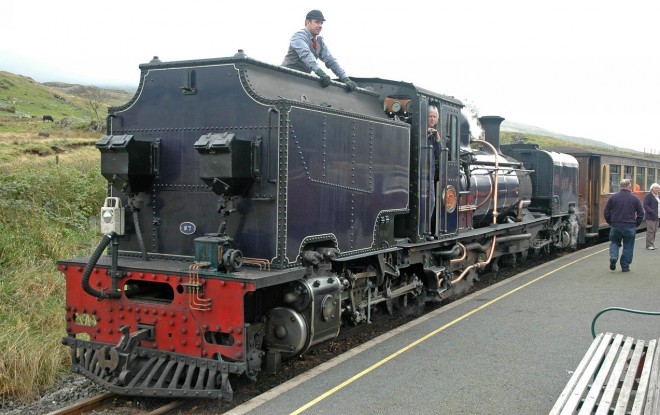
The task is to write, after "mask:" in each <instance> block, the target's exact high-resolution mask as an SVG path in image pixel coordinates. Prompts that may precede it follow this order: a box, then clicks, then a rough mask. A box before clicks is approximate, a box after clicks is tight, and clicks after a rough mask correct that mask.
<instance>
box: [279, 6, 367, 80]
mask: <svg viewBox="0 0 660 415" xmlns="http://www.w3.org/2000/svg"><path fill="white" fill-rule="evenodd" d="M324 21H325V18H324V17H323V13H321V11H320V10H311V11H310V12H309V13H307V16H305V28H304V29H300V30H299V31H297V32H296V33H294V34H293V37H291V42H290V43H289V50H288V52H287V54H286V56H285V57H284V62H282V66H285V67H287V68H291V69H296V70H299V71H302V72H307V73H310V72H314V73H315V74H316V75H318V77H319V78H320V81H321V86H322V87H323V88H325V87H327V86H330V82H331V80H330V77H329V76H328V75H327V74H326V73H325V72H324V71H323V69H321V68H320V67H319V65H318V64H317V63H316V59H321V61H322V62H325V66H326V67H327V68H330V70H332V72H334V74H335V75H337V77H338V78H339V79H340V80H341V81H342V82H343V83H344V84H345V87H346V90H347V91H348V92H351V91H355V88H357V85H356V84H355V82H353V81H351V78H349V77H348V76H346V72H344V70H343V69H342V68H341V66H339V62H337V59H335V58H334V57H333V56H332V54H331V53H330V49H328V46H327V45H326V44H325V40H323V38H322V37H321V36H319V33H321V29H322V28H323V22H324Z"/></svg>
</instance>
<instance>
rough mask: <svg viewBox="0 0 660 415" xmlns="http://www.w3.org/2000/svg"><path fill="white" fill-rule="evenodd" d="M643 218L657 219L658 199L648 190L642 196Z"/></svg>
mask: <svg viewBox="0 0 660 415" xmlns="http://www.w3.org/2000/svg"><path fill="white" fill-rule="evenodd" d="M643 205H644V219H645V220H658V200H657V199H656V198H655V196H653V193H651V192H648V193H647V194H646V196H644V203H643Z"/></svg>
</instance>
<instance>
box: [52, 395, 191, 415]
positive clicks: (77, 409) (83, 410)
mask: <svg viewBox="0 0 660 415" xmlns="http://www.w3.org/2000/svg"><path fill="white" fill-rule="evenodd" d="M129 402H133V400H131V399H126V398H124V397H120V396H118V395H116V394H114V393H110V392H106V393H102V394H100V395H96V396H92V397H91V398H86V399H83V400H81V401H78V402H75V403H73V404H71V405H69V406H67V407H65V408H61V409H58V410H55V411H52V412H49V413H48V414H47V415H83V414H93V413H103V414H105V413H107V414H115V413H126V414H130V415H167V414H174V413H175V411H176V410H178V409H180V408H182V407H183V406H185V405H189V404H190V402H188V401H185V400H179V401H170V402H166V403H164V404H162V405H160V404H159V405H160V406H157V407H155V408H154V407H150V408H149V409H141V408H136V407H135V405H133V404H131V405H128V403H129ZM150 406H152V405H150Z"/></svg>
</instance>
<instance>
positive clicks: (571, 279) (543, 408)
mask: <svg viewBox="0 0 660 415" xmlns="http://www.w3.org/2000/svg"><path fill="white" fill-rule="evenodd" d="M608 247H609V243H603V244H599V245H596V246H592V247H589V248H586V249H583V250H580V251H578V252H575V253H572V254H569V255H566V256H563V257H561V258H559V259H557V260H554V261H551V262H547V263H545V264H543V265H541V266H538V267H536V268H534V269H532V270H529V271H526V272H524V273H522V274H520V275H517V276H515V277H512V278H509V279H507V280H505V281H502V282H500V283H498V284H496V285H493V286H491V287H488V288H487V289H484V290H481V291H479V292H477V293H474V294H471V295H469V296H467V297H464V298H462V299H461V300H458V301H455V302H453V303H450V304H448V305H446V306H444V307H441V308H439V309H438V310H435V311H433V312H432V313H430V314H427V315H425V316H423V317H421V318H419V319H417V320H415V321H413V322H410V323H408V324H406V325H404V326H401V327H399V328H398V329H396V330H394V331H392V332H389V333H387V334H385V335H383V336H380V337H378V338H376V339H374V340H372V341H370V342H368V343H365V344H363V345H361V346H359V347H356V348H355V349H353V350H351V351H350V352H347V353H344V354H343V355H341V356H338V357H336V358H334V359H333V360H331V361H329V362H326V363H324V364H322V365H320V366H318V367H316V368H314V369H312V370H311V371H310V372H308V373H305V374H303V375H301V376H298V377H296V378H294V379H291V380H290V381H288V382H286V383H285V384H283V385H280V386H279V387H277V388H275V389H273V390H271V391H270V392H267V393H266V394H263V395H261V396H259V397H257V398H255V399H253V400H251V401H249V402H246V403H244V404H242V405H240V406H238V407H236V408H234V409H233V410H231V411H229V412H226V414H233V415H237V414H268V415H277V414H333V415H336V414H348V413H359V414H361V415H365V414H398V415H400V414H406V413H415V414H452V415H458V414H471V415H473V414H506V415H512V414H524V415H531V414H547V413H548V412H549V411H550V409H551V408H552V406H553V405H554V403H555V401H556V400H557V398H558V397H559V395H560V394H561V392H562V390H563V388H564V386H565V385H566V383H567V382H568V380H569V378H570V377H571V375H572V373H573V371H574V370H575V369H576V368H577V366H578V364H579V363H580V360H581V359H582V357H583V355H584V354H585V352H586V351H587V349H588V348H589V346H590V344H591V342H592V340H593V339H592V336H591V323H592V319H593V317H594V316H595V315H596V314H597V313H598V312H599V311H601V310H603V309H604V308H607V307H624V308H631V309H636V310H646V311H660V250H655V251H649V250H646V249H645V247H644V234H643V233H641V234H638V235H637V240H636V242H635V253H634V259H633V263H632V265H631V266H630V272H628V273H623V272H621V268H620V266H619V265H618V264H617V269H616V271H611V270H610V269H609V255H608ZM595 330H596V332H597V333H598V332H605V331H607V332H613V333H621V334H624V335H627V336H631V337H634V338H639V339H646V340H650V339H653V338H659V337H660V317H659V316H648V315H638V314H629V313H621V312H616V311H612V312H608V313H605V314H603V315H602V316H601V317H600V318H599V319H598V321H597V324H596V328H595Z"/></svg>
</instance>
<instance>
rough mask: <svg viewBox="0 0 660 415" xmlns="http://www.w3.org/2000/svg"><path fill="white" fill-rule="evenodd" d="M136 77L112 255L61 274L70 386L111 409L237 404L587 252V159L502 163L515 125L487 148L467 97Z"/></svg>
mask: <svg viewBox="0 0 660 415" xmlns="http://www.w3.org/2000/svg"><path fill="white" fill-rule="evenodd" d="M140 69H141V78H140V84H139V87H138V90H137V92H136V94H135V96H134V97H133V98H132V99H131V101H130V102H128V103H127V104H126V105H123V106H121V107H114V108H111V109H110V110H109V115H108V122H107V134H106V135H105V136H104V137H103V138H101V139H100V140H99V141H98V142H97V143H96V146H97V148H98V150H99V151H100V153H101V173H102V174H103V176H104V177H105V178H106V179H107V181H108V197H107V199H106V201H105V203H104V205H103V206H102V207H100V209H101V231H102V233H103V238H102V240H101V242H100V244H99V246H98V248H97V249H96V251H95V252H94V254H93V255H91V256H90V257H86V258H73V259H66V260H61V261H60V262H59V269H60V271H61V272H63V273H64V275H65V277H66V284H67V289H66V321H67V336H66V337H64V338H63V342H64V344H66V345H67V346H69V347H70V348H71V357H72V368H73V371H75V372H77V373H81V374H83V375H84V376H86V377H88V378H90V379H92V380H94V381H95V382H97V383H99V384H101V385H103V386H104V387H106V388H107V389H109V390H111V391H114V392H116V393H120V394H127V395H142V396H165V397H214V398H223V399H231V398H232V393H233V392H232V386H231V381H232V379H233V377H235V376H247V377H249V378H251V379H253V380H256V379H257V375H258V374H259V372H261V371H264V370H265V371H270V372H273V371H277V370H278V368H279V366H280V364H281V362H282V359H285V358H287V357H291V356H296V355H300V354H302V353H304V352H305V351H306V350H307V349H309V348H310V347H311V346H313V345H316V344H319V343H321V342H324V341H328V340H330V339H333V338H334V337H336V336H337V334H338V333H339V332H340V330H342V328H343V327H346V326H347V325H358V324H363V323H368V322H369V321H370V319H371V317H372V313H373V312H375V311H376V310H377V309H381V310H384V311H385V312H392V310H393V308H394V307H395V306H396V307H415V306H418V305H419V304H422V303H423V302H424V301H429V300H432V301H438V300H442V299H444V298H448V297H450V296H452V295H455V294H456V293H457V292H458V291H460V290H462V289H464V288H465V287H466V286H468V285H470V284H471V283H472V280H473V279H474V278H475V277H476V276H477V274H478V272H479V271H480V270H482V269H484V268H485V267H487V266H490V267H493V268H496V267H497V266H498V264H499V263H500V261H507V262H515V261H519V260H521V259H524V258H525V257H526V255H527V254H528V252H530V251H535V250H536V251H538V250H541V249H549V248H550V247H553V246H557V247H565V246H570V245H574V243H575V241H574V236H573V235H575V229H574V227H575V223H576V222H575V214H576V213H575V204H576V201H577V193H576V192H577V191H576V190H575V189H576V187H575V183H576V181H577V174H578V165H577V162H576V161H575V159H574V158H572V157H571V156H569V155H565V154H560V153H554V152H548V151H542V150H539V149H538V148H536V147H535V146H523V147H522V148H520V147H516V148H509V147H505V150H506V152H507V153H508V155H505V154H503V153H502V150H501V149H500V146H499V125H500V123H501V121H502V118H500V117H483V118H482V119H481V123H482V125H483V126H484V128H485V130H486V134H485V136H486V137H485V140H481V139H475V138H473V137H471V135H470V131H469V128H468V123H467V121H466V119H465V118H464V117H463V116H462V113H461V109H462V107H463V105H462V103H461V102H460V101H458V100H456V99H454V98H452V97H448V96H444V95H441V94H437V93H434V92H431V91H428V90H425V89H422V88H419V87H417V86H415V85H413V84H410V83H406V82H394V81H389V80H382V79H377V78H373V79H367V78H362V79H355V81H356V82H357V83H358V85H359V86H360V88H358V90H356V91H355V92H352V93H349V92H347V91H345V90H344V89H343V85H342V84H340V83H336V82H335V83H333V84H332V85H330V86H329V87H327V88H321V86H320V85H319V83H318V81H317V79H316V78H315V77H313V76H310V75H307V74H304V73H301V72H297V71H294V70H289V69H286V68H283V67H279V66H273V65H269V64H265V63H262V62H259V61H256V60H254V59H251V58H248V57H247V56H246V55H245V54H243V53H242V52H241V51H239V53H238V54H236V55H235V56H233V57H228V58H219V59H208V60H196V61H179V62H160V61H158V60H154V61H152V62H151V63H148V64H144V65H141V66H140ZM430 105H433V106H435V107H437V108H438V110H439V115H440V117H439V120H440V121H439V125H438V130H439V131H441V135H442V140H443V145H442V150H441V151H439V152H437V153H435V152H434V151H433V149H432V146H431V145H430V144H429V142H428V138H427V125H426V118H427V110H428V107H429V106H430ZM434 157H435V158H436V160H434ZM436 164H437V165H438V166H439V174H438V177H437V180H436V177H434V176H435V175H434V165H436ZM555 175H559V176H558V177H561V178H567V180H568V182H569V184H572V185H573V187H572V189H574V190H572V191H571V190H570V189H571V187H570V186H568V187H567V188H566V191H565V192H558V191H557V189H558V188H556V187H554V186H552V182H553V180H554V179H553V177H554V176H555Z"/></svg>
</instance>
